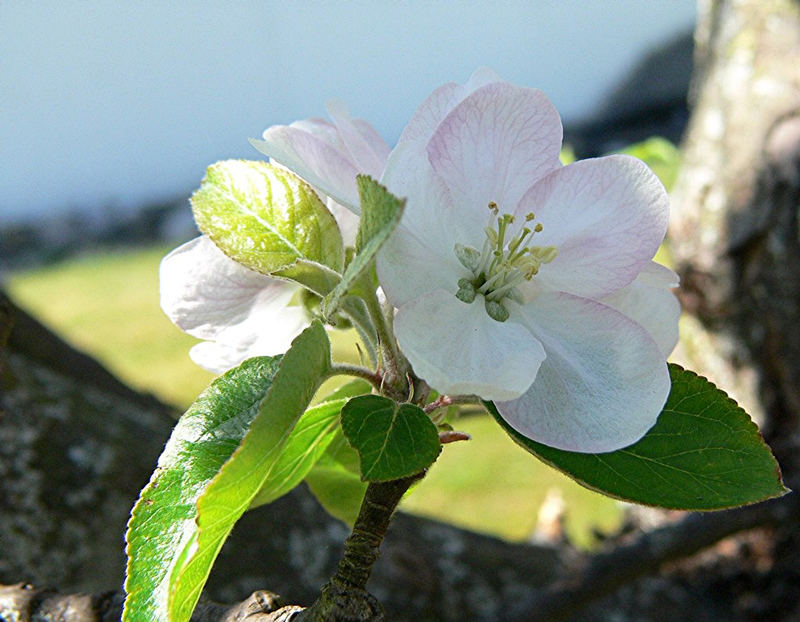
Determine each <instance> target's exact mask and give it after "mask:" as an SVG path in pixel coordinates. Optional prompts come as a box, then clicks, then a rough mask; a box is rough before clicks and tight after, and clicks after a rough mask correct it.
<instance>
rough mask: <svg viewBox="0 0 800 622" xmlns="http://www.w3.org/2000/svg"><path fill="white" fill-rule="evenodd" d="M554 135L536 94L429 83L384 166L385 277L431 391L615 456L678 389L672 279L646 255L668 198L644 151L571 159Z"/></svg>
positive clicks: (402, 339) (660, 232)
mask: <svg viewBox="0 0 800 622" xmlns="http://www.w3.org/2000/svg"><path fill="white" fill-rule="evenodd" d="M484 75H485V74H484ZM473 81H474V78H473ZM560 147H561V122H560V119H559V117H558V114H557V112H556V111H555V109H554V108H553V106H552V105H551V104H550V102H549V101H548V100H547V99H546V97H545V96H544V95H543V94H542V93H541V92H539V91H536V90H532V89H527V88H521V87H516V86H513V85H511V84H508V83H506V82H502V81H499V80H495V81H488V83H486V82H485V81H484V83H483V84H482V85H480V86H478V87H476V88H473V85H471V84H470V85H467V87H461V90H460V91H459V90H458V87H448V88H447V91H446V92H445V93H444V94H442V93H440V92H435V93H434V95H432V96H431V97H430V98H429V99H428V100H427V101H426V102H425V103H423V105H422V106H421V108H420V109H419V110H418V112H417V113H416V115H415V117H414V119H412V121H411V123H410V124H409V128H408V129H407V130H406V132H405V133H404V134H403V136H402V137H401V139H400V143H399V144H398V146H397V147H396V148H395V149H394V150H393V152H392V153H391V155H390V157H389V160H388V163H387V165H386V169H385V172H384V175H383V182H384V183H385V184H386V185H387V187H388V188H389V190H390V191H392V192H393V193H395V194H397V195H399V196H405V197H407V205H406V212H405V214H404V216H403V220H402V221H401V224H400V227H399V228H398V229H397V231H396V232H395V234H394V235H393V236H392V238H391V239H390V240H389V242H388V243H387V245H386V246H385V247H384V249H383V250H382V252H381V254H380V255H379V259H378V275H379V280H380V282H381V286H382V287H383V289H384V291H385V292H386V296H387V298H388V299H389V301H391V302H392V304H393V305H394V306H395V307H397V314H396V317H395V331H396V335H397V339H398V342H399V344H400V347H401V348H402V349H403V351H404V353H405V354H406V356H407V357H408V359H409V361H410V362H411V364H412V365H413V367H414V370H415V372H416V373H417V374H418V375H419V376H421V377H422V378H425V379H426V380H427V381H428V382H429V383H430V384H431V386H433V387H434V388H436V389H437V390H439V391H440V392H443V393H449V394H470V393H474V394H477V395H479V396H481V397H482V398H484V399H490V400H495V401H496V402H497V407H498V410H499V411H500V413H501V414H502V416H503V417H504V419H506V420H507V421H508V423H509V424H510V425H512V426H513V427H514V428H515V429H516V430H518V431H519V432H520V433H522V434H523V435H525V436H526V437H528V438H531V439H534V440H536V441H539V442H542V443H544V444H547V445H550V446H554V447H558V448H561V449H567V450H572V451H582V452H606V451H612V450H616V449H619V448H621V447H625V446H627V445H629V444H631V443H633V442H635V441H637V440H638V439H639V438H641V437H642V436H643V435H644V434H645V433H646V432H647V430H648V429H649V428H650V427H651V426H652V425H653V424H654V423H655V421H656V418H657V416H658V414H659V412H660V410H661V408H662V406H663V405H664V402H665V401H666V398H667V395H668V393H669V389H670V381H669V374H668V370H667V365H666V356H667V354H668V353H669V352H670V351H671V350H672V348H673V347H674V345H675V340H676V338H677V319H678V315H679V308H678V305H677V301H676V300H675V298H674V296H673V295H672V294H671V292H670V291H669V289H668V288H669V287H670V286H671V285H674V284H675V280H676V277H675V275H674V274H673V273H672V272H671V271H670V270H668V269H666V268H664V267H663V266H659V265H658V264H654V263H653V262H652V257H653V255H654V254H655V252H656V250H657V249H658V246H659V244H660V242H661V241H662V240H663V238H664V234H665V232H666V225H667V217H668V199H667V196H666V193H665V191H664V188H663V186H662V185H661V184H660V182H659V181H658V180H657V179H656V177H655V175H653V173H652V172H651V171H650V170H649V169H648V168H647V167H646V166H645V165H644V164H642V163H641V162H640V161H638V160H636V159H634V158H630V157H627V156H609V157H605V158H598V159H594V160H585V161H581V162H576V163H574V164H571V165H569V166H566V167H562V166H561V164H560V162H559V151H560Z"/></svg>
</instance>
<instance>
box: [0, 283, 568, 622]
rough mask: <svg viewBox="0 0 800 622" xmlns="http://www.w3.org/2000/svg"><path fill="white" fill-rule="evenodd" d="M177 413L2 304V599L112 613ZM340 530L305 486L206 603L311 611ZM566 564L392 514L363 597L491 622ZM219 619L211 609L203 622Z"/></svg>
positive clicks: (244, 532)
mask: <svg viewBox="0 0 800 622" xmlns="http://www.w3.org/2000/svg"><path fill="white" fill-rule="evenodd" d="M12 322H13V324H12ZM4 341H5V347H2V344H3V342H4ZM175 415H176V413H175V412H174V410H173V409H171V408H170V407H168V406H166V405H164V404H161V403H159V402H158V401H157V400H155V399H154V398H152V397H151V396H143V395H140V394H138V393H136V392H134V391H132V390H131V389H129V388H128V387H126V386H124V385H123V384H122V383H120V382H119V381H118V380H117V379H115V378H114V377H113V376H111V374H109V373H108V372H107V371H105V370H104V369H103V368H102V366H100V365H99V364H98V363H97V362H96V361H94V360H92V359H90V358H89V357H87V356H85V355H82V354H81V353H79V352H76V351H75V350H74V349H72V348H71V347H70V346H69V345H68V344H66V343H64V342H63V341H62V340H60V339H59V338H58V337H56V336H55V335H53V334H52V333H50V332H49V331H48V330H47V329H46V328H45V327H43V326H42V325H41V324H39V323H38V322H36V321H35V320H34V319H33V318H31V317H29V316H28V315H27V314H25V313H24V312H23V311H21V310H20V309H18V308H16V307H15V306H14V305H13V304H12V302H11V301H10V300H8V298H6V297H5V296H3V295H2V293H0V584H3V583H5V584H7V585H6V587H5V588H4V589H5V592H3V594H5V595H6V596H8V597H9V598H11V596H13V598H14V599H20V598H22V600H23V601H26V602H29V603H30V602H33V603H34V604H36V605H37V606H38V605H42V606H44V605H47V606H48V607H50V606H52V607H55V606H56V605H58V606H62V605H63V606H64V607H66V605H65V604H64V603H66V602H68V603H70V607H71V609H70V611H72V610H74V609H75V607H76V604H75V603H82V606H84V607H89V608H90V609H91V610H92V611H95V612H97V610H96V609H92V607H96V606H101V605H102V606H107V607H111V608H112V609H113V607H114V606H118V605H119V602H121V601H120V598H119V594H118V590H119V588H120V586H121V585H122V582H123V572H124V561H125V560H124V542H123V536H124V533H125V525H126V522H127V518H128V513H129V512H130V509H131V507H132V506H133V503H134V501H135V500H136V497H137V496H138V493H139V491H140V489H141V488H142V487H143V486H144V485H145V484H146V482H147V481H148V479H149V477H150V474H151V472H152V470H153V469H154V468H155V465H156V461H157V459H158V456H159V454H160V453H161V450H162V449H163V447H164V443H165V442H166V439H167V438H168V436H169V434H170V432H171V429H172V426H173V425H174V423H175ZM348 533H349V529H348V527H347V526H346V525H344V524H343V523H340V522H338V521H336V520H335V519H333V518H331V517H330V516H329V515H327V514H326V513H325V511H324V510H322V508H321V507H320V506H319V505H318V504H317V502H316V501H315V500H314V499H313V497H312V496H311V495H310V493H308V491H307V490H306V489H305V487H300V488H298V489H296V490H295V491H293V492H292V493H290V494H288V495H286V496H285V497H283V498H281V499H279V500H278V501H276V502H274V503H272V504H270V505H267V506H263V507H260V508H257V509H255V510H252V511H249V512H247V513H245V515H244V516H243V517H242V519H241V520H240V521H239V523H238V524H237V525H236V527H235V529H234V531H233V534H232V536H231V538H230V539H229V540H228V541H227V542H226V544H225V546H224V547H223V550H222V552H221V554H220V556H219V558H218V560H217V563H216V564H215V566H214V570H213V572H212V575H211V577H210V579H209V583H208V586H207V590H206V597H207V598H208V599H211V600H214V601H219V602H227V603H236V602H239V601H242V599H244V598H246V597H247V596H248V594H250V593H251V592H253V591H255V590H262V589H264V588H267V589H269V590H271V591H273V592H275V593H278V594H280V595H281V597H282V598H283V600H284V602H287V603H297V604H301V605H310V604H311V603H312V602H314V600H315V599H316V598H317V596H318V595H319V591H320V588H321V587H322V585H323V584H324V583H325V582H326V581H327V580H328V579H329V578H330V577H331V576H332V575H333V574H334V571H335V570H336V565H337V563H338V561H339V559H340V558H341V555H342V550H343V545H344V541H345V538H346V537H347V535H348ZM562 557H563V553H562V552H560V551H558V550H557V548H556V547H554V546H553V547H550V546H534V545H527V544H520V545H515V544H509V543H506V542H502V541H500V540H498V539H496V538H491V537H488V536H484V535H480V534H476V533H471V532H468V531H464V530H460V529H456V528H454V527H451V526H448V525H444V524H441V523H437V522H435V521H431V520H425V519H422V518H417V517H413V516H408V515H404V514H400V515H399V516H397V517H396V519H395V520H394V521H393V523H392V525H391V528H390V529H389V533H388V535H387V538H386V540H385V541H384V543H383V546H382V547H381V557H380V559H379V560H378V562H377V563H376V564H375V567H374V569H373V572H372V576H371V578H370V581H369V583H368V585H367V587H368V589H369V591H370V592H371V593H373V594H374V595H375V596H376V597H377V598H378V599H379V600H380V601H381V603H382V604H383V606H384V607H385V609H386V615H387V618H388V619H390V620H418V619H436V620H463V619H475V620H480V619H496V616H497V615H499V613H500V612H501V611H502V610H503V609H504V608H505V607H507V606H508V604H509V601H510V599H511V598H512V595H514V594H519V593H524V592H529V591H531V590H535V589H537V588H538V587H540V586H542V585H545V584H547V583H548V582H550V581H551V580H553V579H554V578H555V577H556V575H557V573H558V572H559V569H560V568H562V566H563V560H562ZM20 582H23V585H24V584H32V585H34V586H36V588H48V587H57V588H58V589H59V591H60V592H61V593H62V594H65V595H69V594H70V593H71V592H84V593H87V594H91V595H92V597H91V598H80V599H77V600H75V599H73V600H69V601H63V602H62V601H58V600H57V599H56V598H55V597H56V594H55V593H54V592H49V591H41V590H39V589H33V588H31V589H23V588H21V587H16V588H14V586H15V585H18V584H19V583H20ZM109 593H117V594H116V597H115V598H116V600H115V599H114V598H111V597H110V596H109ZM9 595H11V596H9ZM34 595H35V598H32V600H31V599H28V598H27V597H28V596H34ZM45 596H46V598H44V597H45ZM23 597H24V598H23ZM26 599H27V600H26ZM1 601H2V599H1V598H0V602H1ZM256 601H258V599H256ZM15 602H16V601H15ZM62 608H63V607H62ZM223 610H224V609H213V608H208V607H206V609H205V610H204V611H206V613H204V614H203V615H205V616H206V617H205V618H204V619H206V620H211V619H216V618H213V617H208V616H210V615H212V614H214V615H216V614H217V613H218V612H219V611H223ZM209 612H210V613H209ZM4 615H6V617H9V618H11V616H10V615H9V614H8V613H7V612H5V613H4V612H3V610H2V608H1V607H0V620H2V619H4V617H3V616H4ZM112 617H113V616H112ZM11 619H13V618H11ZM21 619H23V620H24V619H25V618H21ZM64 619H65V620H68V618H64ZM79 619H80V618H75V620H79ZM69 620H70V622H73V621H72V620H71V619H69Z"/></svg>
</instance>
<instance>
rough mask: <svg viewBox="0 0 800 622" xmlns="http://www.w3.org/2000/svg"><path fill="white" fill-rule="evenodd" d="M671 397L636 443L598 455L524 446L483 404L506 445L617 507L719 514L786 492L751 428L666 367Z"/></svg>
mask: <svg viewBox="0 0 800 622" xmlns="http://www.w3.org/2000/svg"><path fill="white" fill-rule="evenodd" d="M669 368H670V376H671V378H672V391H671V392H670V395H669V398H668V399H667V403H666V405H665V406H664V410H663V411H662V412H661V414H660V415H659V417H658V421H657V422H656V424H655V426H653V428H651V430H650V431H649V432H648V433H647V434H646V435H645V436H644V438H642V439H641V440H640V441H638V442H637V443H635V444H633V445H631V446H630V447H626V448H624V449H620V450H618V451H614V452H610V453H604V454H582V453H574V452H569V451H562V450H560V449H554V448H553V447H548V446H546V445H542V444H541V443H537V442H535V441H532V440H530V439H528V438H525V437H524V436H522V435H521V434H519V433H518V432H516V431H515V430H514V429H513V428H511V426H509V425H508V423H506V422H505V421H504V420H503V418H502V417H501V416H500V414H499V413H498V412H497V409H496V408H495V407H494V404H492V403H490V402H485V404H486V405H487V407H488V408H489V411H490V412H491V413H492V415H493V416H494V418H495V419H496V420H497V421H498V423H500V425H501V426H502V427H503V428H504V429H505V431H506V432H507V433H508V434H509V435H510V436H511V438H512V439H514V441H516V442H517V443H518V444H519V445H521V446H522V447H524V448H525V449H526V450H528V451H529V452H531V453H532V454H534V455H535V456H536V457H538V458H540V459H541V460H543V461H544V462H546V463H547V464H549V465H551V466H553V467H555V468H557V469H559V470H560V471H563V472H564V473H566V474H567V475H569V476H570V477H571V478H573V479H574V480H576V481H577V482H578V483H579V484H583V485H584V486H586V487H588V488H591V489H593V490H596V491H597V492H601V493H603V494H606V495H609V496H611V497H616V498H618V499H622V500H624V501H632V502H634V503H643V504H645V505H654V506H659V507H665V508H671V509H680V510H721V509H725V508H731V507H737V506H741V505H746V504H749V503H757V502H758V501H764V500H766V499H770V498H772V497H778V496H781V495H783V494H785V493H786V492H787V490H786V488H784V486H783V483H782V481H781V475H780V469H779V467H778V463H777V462H776V461H775V458H774V457H773V456H772V453H771V452H770V450H769V447H768V446H767V445H766V444H765V443H764V441H763V439H762V438H761V435H760V434H759V432H758V428H757V427H756V425H755V424H754V423H753V422H752V421H751V420H750V417H749V416H748V415H747V413H746V412H745V411H744V410H742V409H741V408H740V407H739V406H738V405H737V404H736V402H734V401H733V400H732V399H731V398H729V397H728V396H727V395H726V394H725V393H724V392H723V391H721V390H720V389H718V388H717V387H716V386H714V385H713V384H712V383H711V382H709V381H708V380H706V379H705V378H703V377H702V376H698V375H697V374H695V373H694V372H691V371H687V370H685V369H683V368H682V367H680V366H679V365H674V364H670V366H669Z"/></svg>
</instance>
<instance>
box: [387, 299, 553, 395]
mask: <svg viewBox="0 0 800 622" xmlns="http://www.w3.org/2000/svg"><path fill="white" fill-rule="evenodd" d="M394 327H395V333H396V334H397V340H398V343H399V344H400V347H401V348H402V350H403V352H404V353H405V355H406V356H407V357H408V360H409V361H410V362H411V365H412V366H413V367H414V371H415V373H416V374H417V375H418V376H420V377H421V378H424V379H425V380H426V381H427V382H428V384H430V385H431V386H432V387H433V388H434V389H436V390H437V391H439V392H441V393H445V394H449V395H458V394H476V395H480V396H481V397H483V398H484V399H492V400H503V399H505V400H507V399H512V398H514V397H516V396H519V395H521V394H522V393H523V392H524V391H525V390H526V389H527V388H528V387H529V386H530V383H531V381H532V380H533V378H534V377H535V376H536V370H537V369H538V367H539V364H540V363H541V362H542V360H543V359H544V351H543V349H542V346H541V344H540V343H539V342H538V341H537V340H536V339H535V338H534V337H533V336H532V335H531V333H530V331H529V330H527V329H526V328H524V327H523V326H521V325H520V324H518V323H517V322H515V321H513V320H507V321H505V322H497V321H495V320H493V319H491V318H490V317H489V316H488V315H487V313H486V310H485V309H484V308H483V301H482V300H475V302H473V303H472V304H466V303H463V302H461V301H460V300H458V299H457V298H456V297H455V296H454V295H453V294H452V293H451V292H447V291H444V290H437V291H434V292H430V293H428V294H425V295H424V296H421V297H420V298H418V299H416V300H414V301H412V302H410V303H408V304H406V305H403V306H402V307H400V308H399V309H398V310H397V315H396V316H395V322H394Z"/></svg>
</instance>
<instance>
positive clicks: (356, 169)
mask: <svg viewBox="0 0 800 622" xmlns="http://www.w3.org/2000/svg"><path fill="white" fill-rule="evenodd" d="M329 112H330V114H331V117H332V118H333V120H334V123H329V122H327V121H324V120H321V119H308V120H305V121H298V122H296V123H293V124H292V125H290V126H288V127H287V126H274V127H271V128H269V129H268V130H266V132H264V136H265V137H269V136H277V137H284V136H287V137H288V138H289V139H290V140H291V141H296V142H297V143H298V144H299V145H300V147H299V148H306V149H310V150H312V151H315V152H318V153H320V154H322V155H323V156H324V158H325V161H326V162H330V163H332V166H334V167H336V166H341V167H345V168H346V169H347V173H348V175H351V176H352V185H353V187H355V183H356V182H355V178H356V175H357V174H359V173H362V172H363V173H369V174H374V173H375V169H376V168H379V169H381V170H382V169H383V164H384V163H385V161H386V156H387V155H388V153H389V147H388V146H387V145H386V143H385V142H383V139H381V138H380V136H379V135H378V133H377V132H376V131H375V130H374V129H373V128H372V126H370V125H369V124H368V123H366V122H365V121H362V120H360V119H351V118H350V117H349V115H348V113H347V111H346V110H345V109H344V107H343V106H342V105H341V104H339V103H335V102H334V103H331V104H329ZM253 142H254V144H256V143H257V146H258V145H260V142H259V141H253ZM326 170H327V169H326ZM309 181H311V182H312V183H313V176H311V179H310V180H309ZM356 194H357V192H356ZM327 205H328V208H329V209H330V210H331V211H332V212H333V214H334V216H335V217H336V219H337V222H338V224H339V227H340V229H341V230H342V237H343V239H344V242H345V244H349V245H352V244H353V243H354V241H355V236H356V231H357V229H358V217H357V216H356V215H355V214H354V213H353V212H352V211H350V210H348V209H346V208H344V207H342V206H341V205H339V204H338V203H337V202H336V201H335V200H333V199H331V198H330V197H329V198H328V201H327ZM159 278H160V292H161V308H162V309H163V310H164V313H166V314H167V316H168V317H169V318H170V320H172V321H173V322H174V323H175V324H176V325H178V326H179V327H180V328H181V329H183V330H184V331H186V332H187V333H189V334H190V335H192V336H194V337H197V338H199V339H204V340H206V341H204V342H202V343H199V344H197V345H195V346H194V347H193V348H192V349H191V351H190V352H189V355H190V356H191V358H192V360H193V361H194V362H195V363H197V364H198V365H200V366H201V367H204V368H206V369H208V370H210V371H213V372H216V373H221V372H224V371H226V370H228V369H230V368H231V367H235V366H236V365H238V364H239V363H241V362H242V361H244V360H245V359H247V358H250V357H252V356H261V355H275V354H280V353H283V352H285V351H286V350H288V348H289V346H290V345H291V342H292V340H293V339H294V338H295V337H296V336H297V335H299V334H300V332H302V330H303V329H304V328H305V327H306V326H307V325H308V323H309V319H308V315H307V313H306V312H305V310H304V309H303V308H302V307H301V306H299V305H289V302H290V301H291V300H292V299H293V298H294V297H295V296H296V295H297V294H298V292H299V289H300V288H299V286H297V285H295V284H293V283H290V282H288V281H282V280H278V279H273V278H270V277H268V276H265V275H263V274H260V273H257V272H254V271H252V270H249V269H247V268H245V267H244V266H242V265H240V264H238V263H237V262H235V261H233V260H232V259H230V258H229V257H228V256H227V255H225V254H224V253H223V252H222V251H220V250H219V249H218V248H217V247H216V246H215V245H214V243H213V242H212V241H211V240H210V239H208V238H207V237H205V236H200V237H198V238H195V239H194V240H192V241H190V242H187V243H186V244H184V245H182V246H180V247H178V248H176V249H175V250H174V251H172V252H171V253H169V254H168V255H167V256H166V257H165V258H164V259H163V260H162V262H161V268H160V272H159Z"/></svg>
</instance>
